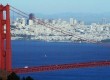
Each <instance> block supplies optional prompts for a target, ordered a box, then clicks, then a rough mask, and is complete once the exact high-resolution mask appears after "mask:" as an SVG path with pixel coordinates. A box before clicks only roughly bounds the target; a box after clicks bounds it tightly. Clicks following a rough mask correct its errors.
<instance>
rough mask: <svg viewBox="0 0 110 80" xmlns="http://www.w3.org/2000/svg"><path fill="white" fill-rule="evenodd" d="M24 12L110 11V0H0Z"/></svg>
mask: <svg viewBox="0 0 110 80" xmlns="http://www.w3.org/2000/svg"><path fill="white" fill-rule="evenodd" d="M0 3H1V4H3V5H6V4H7V3H8V4H10V5H11V6H14V7H16V8H18V9H20V10H22V11H24V12H28V13H29V12H30V13H31V12H32V13H42V14H58V13H67V12H69V13H108V12H110V0H0Z"/></svg>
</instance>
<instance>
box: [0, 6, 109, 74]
mask: <svg viewBox="0 0 110 80" xmlns="http://www.w3.org/2000/svg"><path fill="white" fill-rule="evenodd" d="M10 10H11V11H13V12H15V13H16V14H18V15H21V16H23V17H26V18H28V14H27V13H25V12H23V11H21V10H19V9H17V8H15V7H13V6H10V5H6V6H3V5H0V71H1V73H2V71H6V72H7V73H10V72H15V73H19V74H21V73H31V72H42V71H51V70H62V69H76V68H87V67H98V66H110V61H109V60H108V61H107V60H105V61H96V62H95V61H94V62H83V63H73V64H72V63H71V64H68V63H67V64H57V65H56V64H55V65H46V66H34V67H28V68H12V51H11V32H10ZM36 19H37V18H36ZM37 20H38V23H39V24H41V25H44V26H45V27H47V28H50V29H53V30H56V31H58V32H61V33H63V34H65V35H71V36H73V37H77V38H79V39H81V40H86V41H88V42H92V43H96V41H94V40H87V39H85V38H83V37H79V36H75V35H74V34H73V33H71V32H67V31H64V30H62V29H61V28H58V27H57V28H56V27H53V26H52V25H50V24H47V23H45V22H43V21H42V20H39V19H37ZM99 44H101V43H99Z"/></svg>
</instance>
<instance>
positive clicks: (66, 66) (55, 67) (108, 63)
mask: <svg viewBox="0 0 110 80" xmlns="http://www.w3.org/2000/svg"><path fill="white" fill-rule="evenodd" d="M102 66H110V61H98V62H85V63H73V64H60V65H48V66H37V67H27V68H15V69H12V72H16V73H17V74H25V73H31V72H44V71H52V70H63V69H76V68H87V67H102Z"/></svg>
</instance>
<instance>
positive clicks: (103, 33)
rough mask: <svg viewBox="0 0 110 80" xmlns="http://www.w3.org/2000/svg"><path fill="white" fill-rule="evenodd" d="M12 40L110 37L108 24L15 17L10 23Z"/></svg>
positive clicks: (94, 39)
mask: <svg viewBox="0 0 110 80" xmlns="http://www.w3.org/2000/svg"><path fill="white" fill-rule="evenodd" d="M11 34H12V40H24V39H25V40H44V41H71V42H74V41H89V40H93V41H96V42H99V41H102V40H107V39H110V24H109V23H107V24H96V23H91V24H90V25H87V24H84V22H83V21H77V20H76V19H74V18H70V20H69V21H66V20H62V19H53V20H50V19H28V20H26V19H25V18H17V19H16V20H15V21H13V22H12V24H11Z"/></svg>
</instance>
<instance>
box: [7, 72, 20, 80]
mask: <svg viewBox="0 0 110 80" xmlns="http://www.w3.org/2000/svg"><path fill="white" fill-rule="evenodd" d="M7 80H20V77H19V76H17V75H16V73H14V72H12V73H11V74H10V75H9V76H8V77H7Z"/></svg>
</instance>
